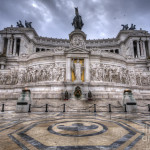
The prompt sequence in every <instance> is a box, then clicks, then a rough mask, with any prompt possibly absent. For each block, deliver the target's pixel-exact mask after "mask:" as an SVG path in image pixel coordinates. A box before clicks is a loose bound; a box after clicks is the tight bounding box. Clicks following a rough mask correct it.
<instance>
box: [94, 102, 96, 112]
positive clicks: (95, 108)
mask: <svg viewBox="0 0 150 150" xmlns="http://www.w3.org/2000/svg"><path fill="white" fill-rule="evenodd" d="M94 112H96V104H94Z"/></svg>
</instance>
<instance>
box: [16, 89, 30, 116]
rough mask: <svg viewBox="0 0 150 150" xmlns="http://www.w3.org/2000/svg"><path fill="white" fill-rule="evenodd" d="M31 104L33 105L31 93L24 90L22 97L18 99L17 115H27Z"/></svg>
mask: <svg viewBox="0 0 150 150" xmlns="http://www.w3.org/2000/svg"><path fill="white" fill-rule="evenodd" d="M29 104H31V92H30V90H27V89H24V90H22V93H21V96H20V97H19V98H18V101H17V105H16V112H17V113H27V112H28V110H29Z"/></svg>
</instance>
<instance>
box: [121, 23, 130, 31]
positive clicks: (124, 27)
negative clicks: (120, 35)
mask: <svg viewBox="0 0 150 150" xmlns="http://www.w3.org/2000/svg"><path fill="white" fill-rule="evenodd" d="M121 26H123V28H122V30H128V28H129V27H128V24H126V25H124V24H122V25H121Z"/></svg>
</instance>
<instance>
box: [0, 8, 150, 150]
mask: <svg viewBox="0 0 150 150" xmlns="http://www.w3.org/2000/svg"><path fill="white" fill-rule="evenodd" d="M83 20H84V19H83ZM83 20H82V17H81V16H80V14H79V12H78V8H75V17H74V18H73V21H72V23H71V24H72V26H73V27H74V30H73V31H72V32H71V33H70V34H69V38H68V39H56V38H48V37H41V36H39V35H38V34H37V32H36V31H35V29H34V28H33V26H32V22H28V21H26V20H25V24H23V23H22V21H21V20H19V21H18V22H17V26H16V27H13V26H11V27H7V28H4V29H3V30H1V31H0V109H1V112H0V116H1V117H0V120H1V122H0V150H1V149H2V150H14V149H15V150H19V149H24V150H36V149H40V150H45V149H46V150H56V149H57V150H79V149H80V150H81V149H83V150H84V149H88V150H101V149H107V150H109V149H110V150H112V149H118V150H123V149H125V150H129V149H135V150H149V149H150V128H149V127H150V33H148V31H145V30H142V29H140V30H137V29H136V25H134V24H131V26H128V24H122V25H121V26H120V28H121V30H120V31H119V33H118V34H117V36H116V38H108V39H94V40H93V39H90V40H87V36H88V35H86V33H84V32H83V31H82V28H83V26H84V21H83ZM60 37H61V36H60Z"/></svg>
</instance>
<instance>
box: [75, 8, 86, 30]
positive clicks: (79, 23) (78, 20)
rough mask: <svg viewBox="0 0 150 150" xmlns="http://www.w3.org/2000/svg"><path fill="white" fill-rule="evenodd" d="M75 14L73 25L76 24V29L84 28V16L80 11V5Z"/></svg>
mask: <svg viewBox="0 0 150 150" xmlns="http://www.w3.org/2000/svg"><path fill="white" fill-rule="evenodd" d="M75 14H76V16H75V17H74V19H73V22H72V25H73V26H74V28H75V29H80V30H81V29H82V27H83V25H84V24H83V22H82V17H81V16H80V15H79V13H78V7H77V8H75Z"/></svg>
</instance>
